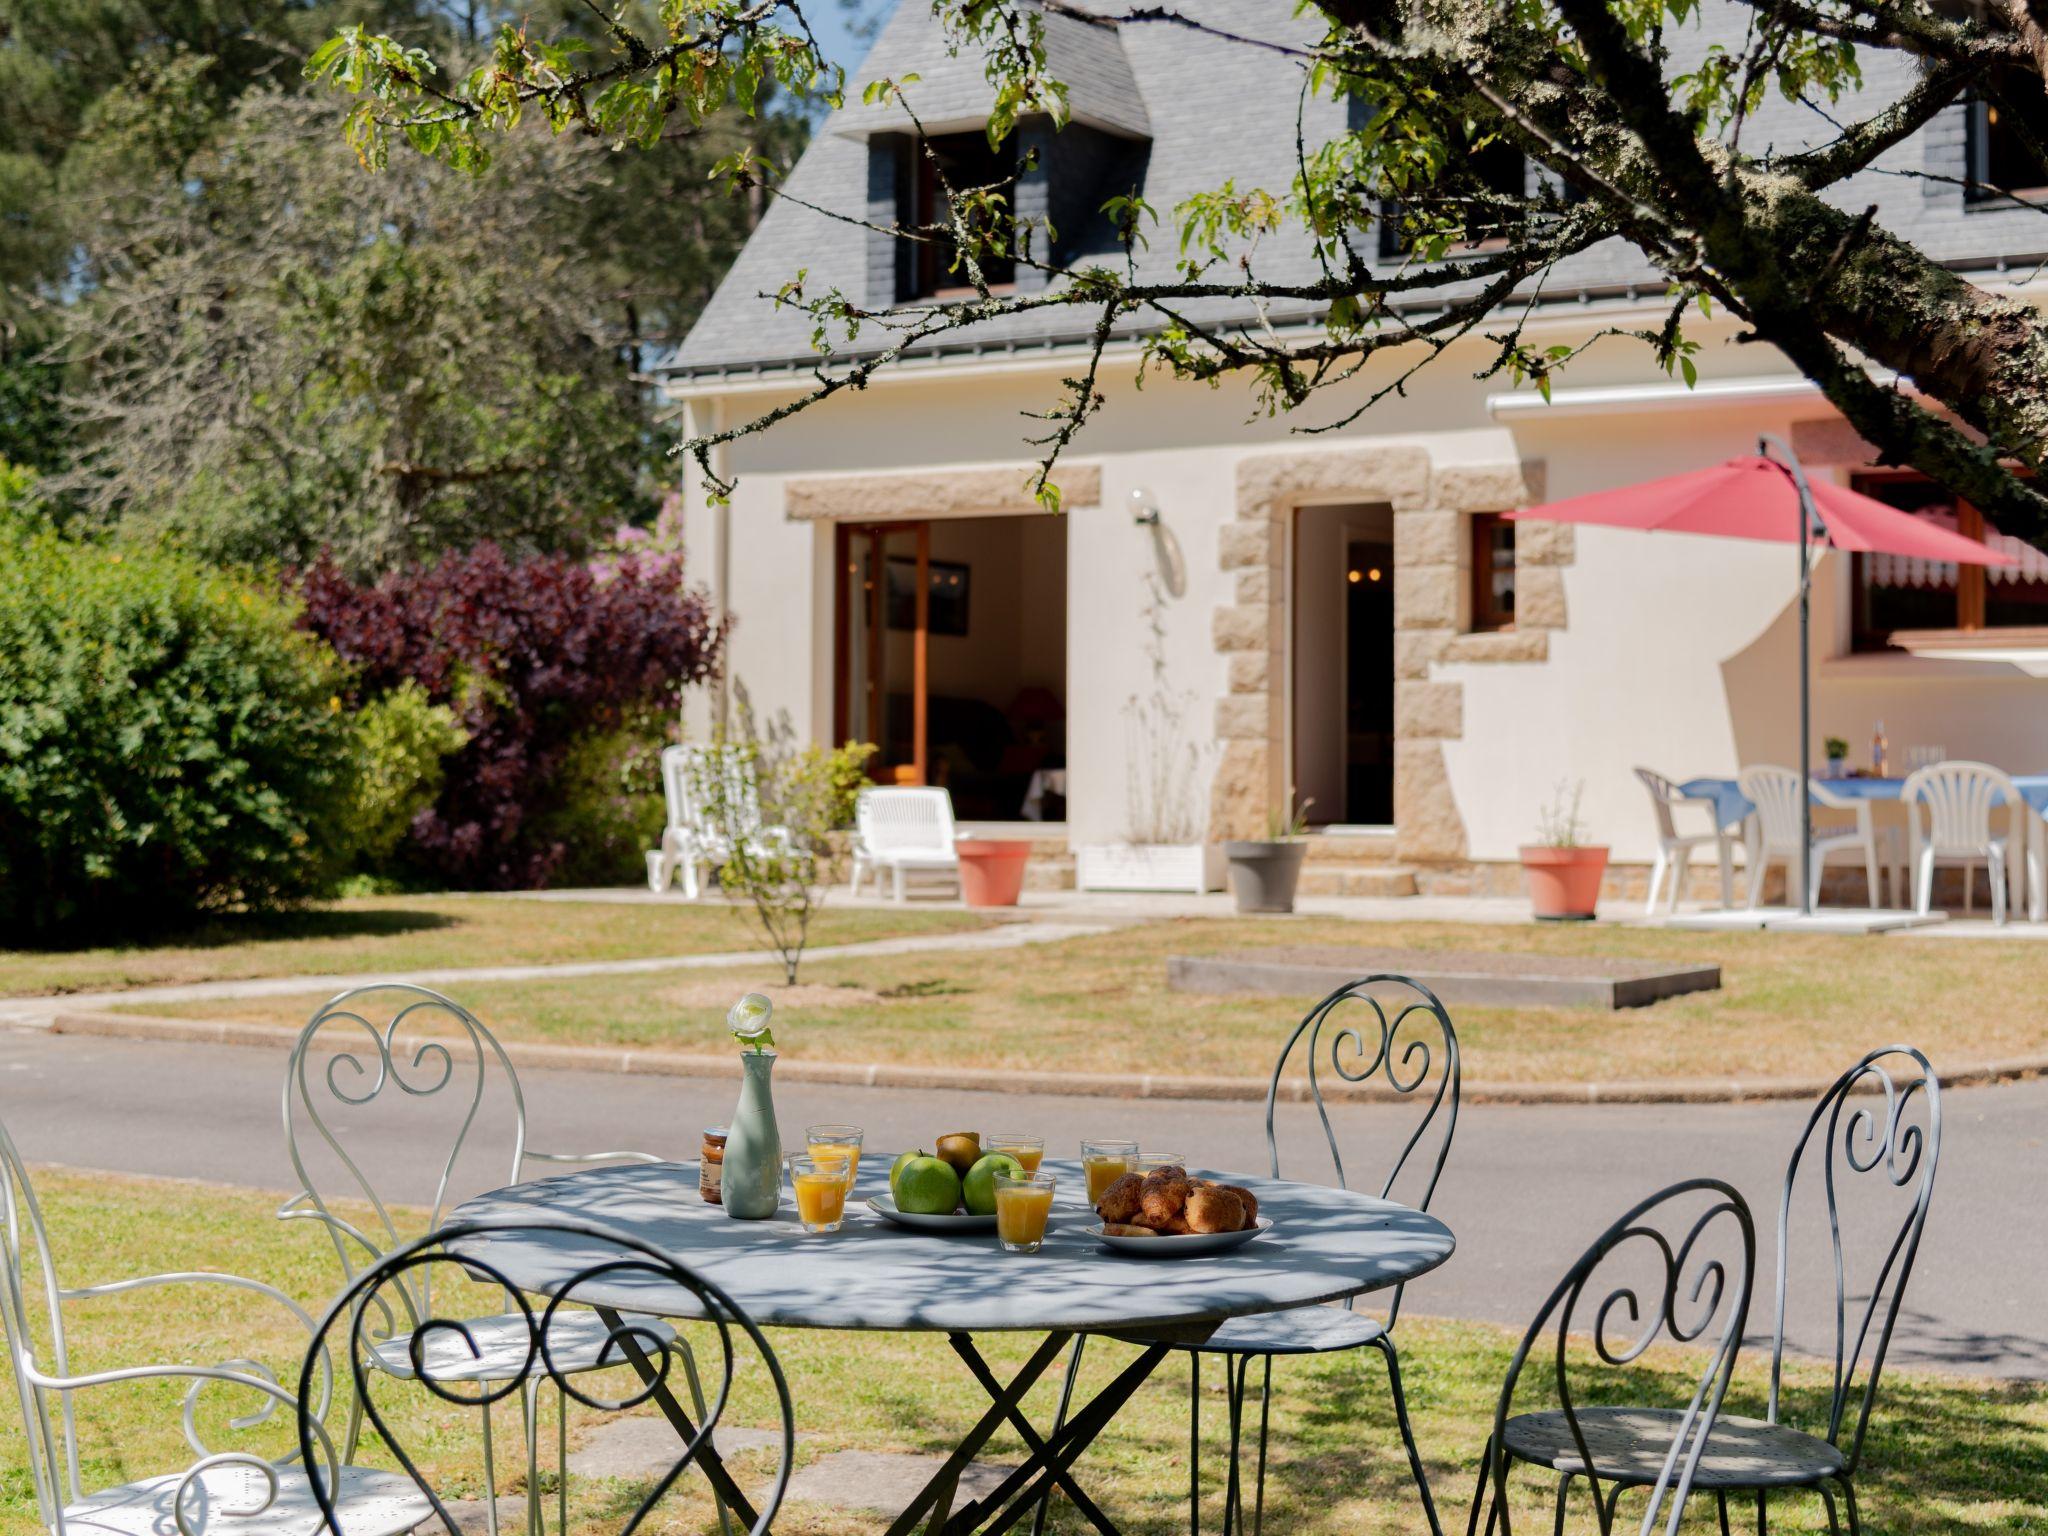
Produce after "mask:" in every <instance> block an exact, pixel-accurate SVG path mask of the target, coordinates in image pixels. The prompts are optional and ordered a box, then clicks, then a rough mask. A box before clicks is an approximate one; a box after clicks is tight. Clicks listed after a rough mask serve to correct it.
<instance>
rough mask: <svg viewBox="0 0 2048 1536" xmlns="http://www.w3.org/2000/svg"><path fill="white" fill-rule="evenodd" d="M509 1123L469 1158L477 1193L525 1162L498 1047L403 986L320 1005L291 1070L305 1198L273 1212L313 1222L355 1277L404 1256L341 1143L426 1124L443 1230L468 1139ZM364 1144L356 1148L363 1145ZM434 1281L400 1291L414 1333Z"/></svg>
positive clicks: (479, 1027) (517, 1094) (399, 1236)
mask: <svg viewBox="0 0 2048 1536" xmlns="http://www.w3.org/2000/svg"><path fill="white" fill-rule="evenodd" d="M500 1099H502V1113H505V1114H509V1117H510V1121H511V1124H510V1127H509V1130H510V1134H509V1137H508V1138H506V1139H504V1140H502V1141H498V1142H496V1143H494V1144H493V1145H492V1146H490V1147H489V1148H488V1149H487V1150H477V1151H474V1152H473V1153H472V1155H473V1156H474V1158H475V1159H476V1166H477V1169H478V1172H479V1173H480V1174H481V1176H482V1177H481V1180H480V1183H479V1187H481V1188H492V1187H495V1186H497V1185H500V1184H512V1183H516V1182H518V1180H519V1178H520V1175H521V1168H522V1164H523V1161H524V1159H525V1156H526V1100H525V1096H524V1095H523V1094H522V1093H521V1091H520V1087H519V1075H518V1074H517V1073H516V1072H515V1071H514V1070H513V1068H512V1062H511V1059H510V1058H509V1057H508V1056H506V1054H505V1049H504V1047H503V1046H501V1045H500V1044H499V1043H498V1041H497V1037H496V1036H494V1035H493V1034H492V1033H491V1032H490V1031H489V1030H488V1029H486V1028H484V1026H483V1024H482V1023H481V1022H479V1020H478V1019H477V1018H476V1016H475V1015H474V1014H472V1013H471V1012H470V1011H469V1010H468V1009H467V1008H464V1007H463V1006H462V1005H461V1004H460V1003H458V1002H456V1001H455V1000H454V999H452V998H449V997H445V996H443V995H442V994H441V993H439V992H435V991H432V990H431V989H429V988H426V987H421V986H415V985H413V984H411V983H409V982H380V983H376V984H373V985H370V986H364V987H356V988H352V989H350V990H349V991H346V992H342V993H340V994H338V995H337V996H335V997H333V998H332V999H330V1000H329V1001H328V1002H326V1003H325V1004H323V1005H322V1006H321V1007H320V1009H319V1010H318V1011H317V1012H315V1013H314V1015H313V1017H312V1018H311V1019H310V1020H309V1021H308V1022H307V1024H306V1027H305V1028H304V1029H302V1030H301V1031H300V1032H299V1037H298V1039H297V1040H296V1041H295V1042H294V1043H293V1045H292V1052H291V1057H290V1060H289V1061H288V1063H287V1066H286V1072H285V1085H284V1127H285V1142H286V1146H287V1149H288V1151H289V1152H290V1155H291V1161H292V1170H293V1172H294V1173H295V1174H297V1176H298V1180H299V1189H300V1193H299V1194H297V1195H295V1196H294V1197H293V1198H292V1199H291V1200H289V1201H287V1202H286V1203H285V1205H284V1207H283V1209H282V1210H280V1212H279V1213H278V1214H279V1215H281V1216H284V1217H286V1218H306V1219H312V1220H317V1221H318V1222H320V1224H321V1225H322V1226H323V1227H324V1228H325V1229H326V1231H327V1234H328V1236H329V1237H330V1238H331V1239H332V1241H333V1243H334V1249H335V1252H336V1254H337V1255H339V1257H340V1259H341V1265H342V1273H343V1274H344V1275H345V1276H350V1277H352V1276H354V1275H356V1274H357V1273H358V1272H359V1271H360V1270H361V1268H362V1266H363V1265H364V1264H366V1263H369V1262H371V1261H373V1260H375V1259H376V1258H378V1257H379V1256H380V1255H382V1254H384V1253H386V1252H388V1251H390V1250H391V1249H393V1248H395V1247H397V1246H399V1244H400V1243H401V1242H402V1241H403V1240H404V1234H403V1233H401V1231H400V1230H399V1226H398V1223H397V1222H396V1221H395V1220H394V1219H393V1217H392V1214H391V1210H390V1208H389V1207H388V1206H387V1204H386V1203H385V1197H384V1194H383V1193H382V1192H381V1191H380V1190H379V1188H378V1186H377V1183H376V1181H375V1180H373V1179H372V1178H371V1177H370V1176H369V1174H367V1173H366V1172H365V1171H364V1168H363V1166H362V1163H361V1162H360V1161H359V1159H358V1158H357V1157H356V1155H355V1154H353V1153H352V1152H350V1150H349V1148H348V1145H347V1144H346V1142H345V1140H344V1136H343V1135H342V1134H341V1133H342V1132H343V1131H344V1130H345V1129H346V1128H347V1124H348V1122H349V1120H350V1119H351V1117H355V1118H356V1123H357V1124H358V1125H366V1124H368V1123H370V1122H369V1121H368V1120H367V1119H366V1118H364V1117H368V1116H371V1115H374V1114H376V1113H378V1112H379V1111H378V1106H383V1109H384V1110H385V1111H386V1112H388V1110H389V1109H390V1108H391V1107H393V1106H397V1105H402V1106H404V1107H405V1108H406V1109H407V1110H409V1111H410V1112H411V1113H412V1115H413V1116H414V1118H415V1119H416V1120H418V1121H420V1122H424V1123H429V1124H431V1125H432V1126H433V1128H434V1133H435V1134H434V1135H433V1136H431V1137H430V1138H429V1139H428V1141H429V1145H430V1146H431V1148H432V1155H433V1159H434V1161H433V1163H432V1165H431V1167H430V1168H429V1170H428V1171H429V1172H431V1173H432V1174H433V1176H434V1180H435V1182H434V1191H433V1198H432V1201H431V1204H430V1210H429V1213H428V1222H427V1225H428V1227H429V1228H430V1229H431V1228H432V1227H434V1226H438V1225H439V1224H440V1222H441V1218H442V1214H443V1212H444V1211H445V1210H446V1208H447V1206H448V1202H449V1199H450V1195H451V1191H452V1190H453V1187H454V1182H455V1180H456V1177H457V1170H458V1168H461V1167H465V1166H467V1165H466V1164H465V1161H464V1154H465V1152H469V1151H471V1140H470V1138H471V1134H472V1132H474V1131H476V1130H477V1128H478V1124H479V1121H480V1119H482V1118H484V1117H485V1116H486V1114H487V1101H488V1114H489V1115H490V1116H491V1117H493V1120H494V1125H493V1133H494V1135H495V1134H497V1130H496V1126H495V1117H496V1116H497V1115H499V1114H500V1113H501V1107H500V1103H499V1100H500ZM359 1139H360V1138H359ZM342 1201H352V1202H359V1203H361V1204H362V1205H365V1206H367V1207H368V1208H369V1213H370V1214H369V1217H368V1220H367V1222H363V1223H359V1222H355V1221H351V1220H349V1219H348V1218H347V1217H345V1216H343V1215H342V1214H341V1213H340V1211H339V1209H338V1206H339V1203H340V1202H342ZM431 1281H432V1276H431V1273H424V1272H423V1273H422V1274H421V1275H420V1276H419V1277H418V1283H417V1284H416V1285H411V1286H402V1287H399V1288H398V1291H397V1293H396V1294H395V1295H394V1296H392V1297H391V1298H389V1299H392V1300H399V1301H402V1302H404V1303H406V1305H405V1306H404V1315H405V1316H406V1317H407V1318H409V1319H411V1323H410V1324H408V1325H409V1326H410V1325H414V1324H416V1323H417V1320H418V1318H419V1317H420V1316H421V1315H423V1314H424V1313H425V1312H426V1311H428V1310H430V1309H431V1306H432V1299H431V1296H430V1294H429V1287H430V1286H431Z"/></svg>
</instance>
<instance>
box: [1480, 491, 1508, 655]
mask: <svg viewBox="0 0 2048 1536" xmlns="http://www.w3.org/2000/svg"><path fill="white" fill-rule="evenodd" d="M1514 627H1515V525H1514V524H1513V523H1511V522H1509V521H1508V520H1507V519H1506V518H1504V517H1502V516H1501V515H1500V514H1499V513H1498V512H1475V513H1474V514H1473V515H1472V628H1473V630H1474V631H1475V632H1476V631H1479V630H1489V629H1513V628H1514Z"/></svg>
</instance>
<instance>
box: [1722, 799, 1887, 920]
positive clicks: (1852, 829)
mask: <svg viewBox="0 0 2048 1536" xmlns="http://www.w3.org/2000/svg"><path fill="white" fill-rule="evenodd" d="M1736 779H1737V782H1738V783H1739V784H1740V785H1741V786H1742V793H1743V796H1744V797H1745V798H1746V799H1747V800H1748V801H1749V802H1750V804H1752V805H1754V806H1755V807H1756V814H1755V816H1754V817H1753V818H1752V819H1751V821H1750V826H1749V833H1748V839H1747V840H1748V858H1749V905H1750V907H1751V908H1752V909H1754V908H1755V907H1756V905H1757V903H1758V902H1759V901H1760V900H1761V899H1762V896H1763V889H1764V876H1765V874H1766V873H1768V872H1769V869H1770V866H1771V863H1772V861H1773V860H1776V859H1783V860H1784V861H1785V884H1786V889H1787V890H1791V889H1792V888H1793V883H1794V882H1795V881H1796V880H1797V879H1798V878H1799V838H1800V831H1801V818H1800V806H1799V775H1798V774H1796V773H1794V772H1793V771H1792V770H1791V769H1790V768H1779V767H1776V766H1773V765H1768V764H1762V765H1758V766H1756V767H1751V768H1745V769H1743V770H1742V772H1741V773H1740V774H1738V775H1737V776H1736ZM1808 783H1809V787H1810V789H1811V791H1812V794H1813V803H1814V805H1815V806H1817V807H1819V808H1820V809H1823V810H1830V811H1847V812H1848V813H1849V814H1850V815H1851V816H1852V817H1853V818H1854V821H1853V823H1852V824H1851V825H1850V826H1846V827H1840V826H1837V827H1818V826H1817V827H1815V828H1814V829H1813V865H1812V879H1811V883H1810V888H1809V890H1808V892H1807V896H1808V899H1809V900H1811V901H1814V902H1818V901H1819V900H1820V880H1821V873H1822V870H1823V869H1824V868H1825V867H1826V864H1827V861H1828V856H1829V855H1830V854H1834V853H1843V852H1849V853H1855V852H1861V853H1862V855H1863V879H1864V885H1865V889H1866V892H1867V894H1868V896H1869V899H1870V906H1871V909H1872V910H1873V911H1875V910H1876V909H1877V907H1878V905H1879V902H1878V894H1877V893H1878V878H1879V876H1878V871H1879V867H1880V863H1881V862H1882V863H1885V864H1891V865H1896V862H1897V860H1896V849H1897V837H1896V834H1895V833H1894V831H1893V830H1892V829H1890V828H1886V829H1885V830H1884V831H1883V832H1882V833H1880V832H1879V831H1878V829H1877V827H1876V825H1875V823H1874V822H1873V821H1872V819H1871V802H1870V801H1868V800H1862V799H1854V798H1851V797H1849V796H1845V795H1838V794H1836V793H1835V792H1834V791H1832V790H1830V789H1829V788H1828V787H1827V785H1825V784H1823V783H1821V782H1820V781H1819V780H1809V781H1808ZM1880 849H1883V850H1884V851H1885V852H1886V853H1890V854H1892V855H1893V857H1892V858H1891V859H1883V858H1882V856H1881V854H1880V852H1879V850H1880ZM1893 895H1894V897H1895V898H1897V897H1900V896H1902V895H1903V893H1902V892H1901V891H1900V889H1899V881H1898V877H1897V871H1896V869H1894V875H1893Z"/></svg>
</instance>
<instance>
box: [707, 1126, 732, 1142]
mask: <svg viewBox="0 0 2048 1536" xmlns="http://www.w3.org/2000/svg"><path fill="white" fill-rule="evenodd" d="M729 1129H730V1128H729V1127H727V1126H723V1125H709V1126H706V1127H705V1128H704V1140H705V1141H706V1143H708V1144H710V1145H713V1146H720V1147H722V1146H724V1145H725V1138H726V1135H727V1132H728V1131H729Z"/></svg>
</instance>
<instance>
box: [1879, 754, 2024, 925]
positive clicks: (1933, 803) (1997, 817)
mask: <svg viewBox="0 0 2048 1536" xmlns="http://www.w3.org/2000/svg"><path fill="white" fill-rule="evenodd" d="M1899 799H1900V800H1901V801H1903V802H1904V803H1905V807H1906V830H1907V834H1908V845H1909V849H1910V852H1909V855H1908V856H1909V858H1910V860H1911V862H1912V866H1913V907H1914V910H1915V911H1918V912H1923V913H1924V912H1928V911H1931V910H1932V909H1933V905H1934V870H1935V867H1936V866H1937V865H1941V864H1947V865H1960V866H1962V867H1963V868H1964V869H1965V870H1968V869H1970V868H1971V867H1972V866H1974V865H1977V864H1982V865H1984V866H1985V869H1986V872H1987V874H1988V875H1989V877H1990V881H1991V917H1992V920H1993V921H1994V922H1998V923H2003V922H2004V921H2005V918H2006V884H2007V880H2008V878H2009V876H2010V875H2011V874H2013V873H2017V872H2019V871H2018V869H2016V867H2015V865H2014V859H2015V858H2016V857H2017V858H2018V859H2020V860H2022V861H2024V872H2025V875H2026V889H2027V905H2028V908H2029V910H2030V911H2036V912H2038V911H2039V910H2041V902H2042V878H2043V872H2042V869H2041V861H2040V859H2039V858H2037V857H2036V856H2035V853H2034V850H2033V848H2032V846H2031V840H2030V839H2029V838H2028V836H2027V833H2028V830H2029V829H2028V826H2027V820H2026V818H2027V817H2029V816H2031V815H2032V814H2033V812H2032V811H2031V810H2029V809H2028V807H2027V803H2026V801H2025V800H2024V799H2023V798H2022V797H2021V795H2020V792H2019V787H2018V786H2017V785H2016V784H2014V783H2013V781H2012V777H2011V775H2009V774H2007V773H2006V772H2004V771H2003V770H2002V769H1998V768H1994V767H1992V766H1991V765H1990V764H1989V763H1972V762H1962V761H1958V762H1950V763H1933V764H1930V765H1929V766H1928V767H1925V768H1916V769H1915V770H1914V771H1913V772H1912V773H1910V774H1908V775H1907V777H1906V782H1905V784H1904V785H1903V786H1902V787H1901V788H1900V790H1899ZM2001 822H2002V823H2003V828H2004V830H2001V829H2000V827H2001ZM2016 850H2017V852H2016ZM1973 884H1974V882H1973V881H1972V880H1971V879H1969V878H1968V877H1967V876H1966V877H1965V879H1964V881H1963V910H1964V911H1965V912H1968V911H1970V910H1972V908H1973V906H1974V900H1973V893H1972V890H1971V887H1972V885H1973Z"/></svg>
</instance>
